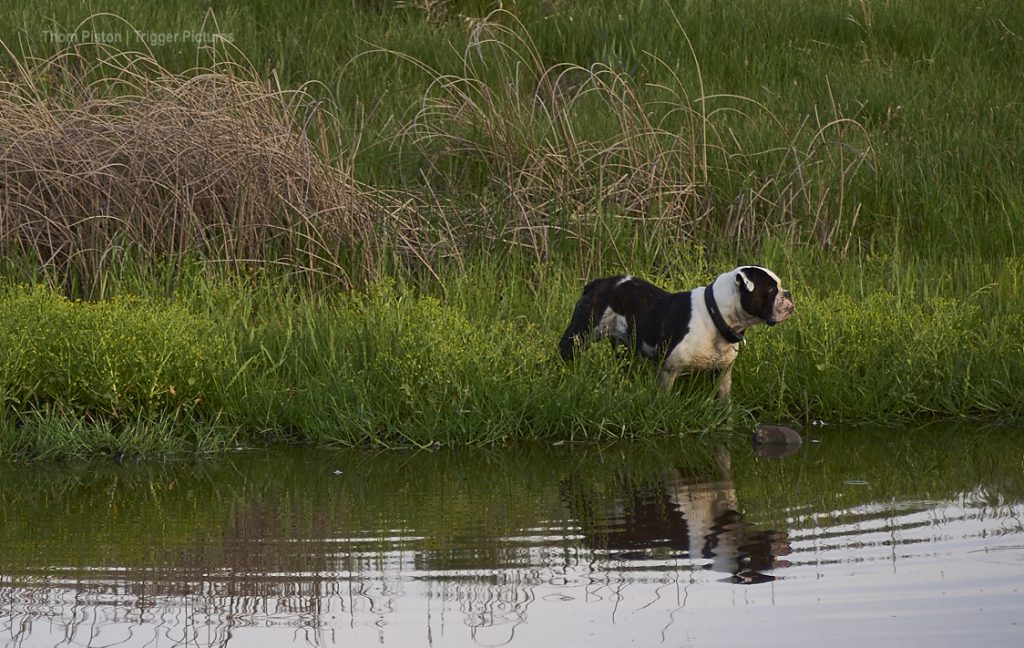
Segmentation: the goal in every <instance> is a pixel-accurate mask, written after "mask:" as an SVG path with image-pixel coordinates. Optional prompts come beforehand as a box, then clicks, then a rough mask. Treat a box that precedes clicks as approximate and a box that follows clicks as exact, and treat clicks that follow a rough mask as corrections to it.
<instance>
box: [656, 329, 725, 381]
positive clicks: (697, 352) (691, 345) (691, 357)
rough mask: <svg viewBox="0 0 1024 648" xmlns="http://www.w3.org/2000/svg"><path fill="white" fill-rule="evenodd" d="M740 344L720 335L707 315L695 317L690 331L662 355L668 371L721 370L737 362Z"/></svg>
mask: <svg viewBox="0 0 1024 648" xmlns="http://www.w3.org/2000/svg"><path fill="white" fill-rule="evenodd" d="M738 355H739V345H738V344H731V343H729V342H726V341H725V340H723V339H721V338H720V337H719V336H718V335H717V334H716V332H715V329H714V325H713V324H712V323H711V321H710V320H709V319H706V318H703V317H695V318H693V319H692V320H691V328H690V331H689V332H688V333H687V334H686V337H684V338H683V339H682V340H680V341H679V344H677V345H675V346H674V347H672V349H671V350H670V351H669V352H668V355H667V356H666V357H665V362H664V366H665V368H667V369H668V370H670V371H674V372H683V371H721V370H723V369H728V368H729V367H731V366H732V364H733V363H734V362H736V356H738Z"/></svg>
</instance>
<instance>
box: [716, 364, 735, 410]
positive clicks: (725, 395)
mask: <svg viewBox="0 0 1024 648" xmlns="http://www.w3.org/2000/svg"><path fill="white" fill-rule="evenodd" d="M731 392H732V365H729V366H728V367H726V368H725V369H722V370H721V371H719V373H718V400H719V401H721V402H723V403H728V402H729V394H730V393H731Z"/></svg>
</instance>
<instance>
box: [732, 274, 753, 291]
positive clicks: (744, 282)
mask: <svg viewBox="0 0 1024 648" xmlns="http://www.w3.org/2000/svg"><path fill="white" fill-rule="evenodd" d="M736 285H737V286H739V288H740V289H741V290H746V291H747V292H754V282H753V281H751V280H750V279H747V275H745V274H743V271H742V270H740V271H739V272H737V273H736Z"/></svg>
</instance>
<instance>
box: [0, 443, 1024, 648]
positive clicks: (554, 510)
mask: <svg viewBox="0 0 1024 648" xmlns="http://www.w3.org/2000/svg"><path fill="white" fill-rule="evenodd" d="M805 438H806V442H805V443H804V446H803V447H802V448H801V449H800V450H799V451H798V452H796V453H795V454H793V455H791V456H788V457H785V458H765V457H762V456H758V455H757V454H755V453H754V452H753V450H752V449H751V448H749V447H747V446H746V445H745V444H744V443H742V442H740V440H737V442H736V443H733V444H731V445H732V446H733V447H731V448H726V447H723V446H718V447H715V446H711V445H706V444H703V443H702V442H700V441H698V440H695V439H693V438H684V439H672V440H668V441H666V442H664V443H658V444H656V445H651V444H636V445H616V446H610V447H604V448H594V447H586V448H582V447H565V446H562V447H550V446H549V447H540V446H530V447H524V448H516V449H501V450H495V451H492V452H488V451H480V450H476V451H450V452H449V451H440V452H431V453H427V452H420V453H401V452H391V453H381V454H376V453H369V452H365V451H364V452H331V451H323V450H311V449H271V450H266V451H252V452H244V453H238V454H234V455H230V456H228V457H224V458H219V459H215V460H208V461H201V462H191V463H184V464H181V463H179V464H169V465H167V464H160V465H135V466H113V465H103V464H100V465H97V464H87V465H75V466H31V467H28V466H26V467H18V466H4V467H2V469H0V645H10V646H126V647H132V646H152V647H165V646H179V645H180V646H185V645H187V646H282V645H335V644H337V645H346V646H369V645H385V646H531V647H532V646H588V647H595V646H634V645H635V646H658V645H665V646H743V645H754V644H756V645H758V646H802V645H820V644H822V643H823V642H828V644H829V645H830V646H863V645H872V646H969V645H985V646H1011V645H1012V646H1017V645H1022V644H1024V627H1022V624H1024V591H1022V590H1024V434H1021V431H1020V430H1009V429H991V428H988V429H978V428H969V427H929V428H926V429H921V430H914V431H905V430H894V429H886V430H874V431H873V430H854V429H833V428H831V427H825V428H815V429H810V430H808V431H807V433H806V435H805Z"/></svg>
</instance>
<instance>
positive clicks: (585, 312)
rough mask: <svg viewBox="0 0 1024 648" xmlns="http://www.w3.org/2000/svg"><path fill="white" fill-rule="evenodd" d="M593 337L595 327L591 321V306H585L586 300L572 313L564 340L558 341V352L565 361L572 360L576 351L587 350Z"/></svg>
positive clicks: (563, 335) (563, 336)
mask: <svg viewBox="0 0 1024 648" xmlns="http://www.w3.org/2000/svg"><path fill="white" fill-rule="evenodd" d="M593 337H594V327H593V323H592V322H591V321H590V309H589V304H586V305H585V304H584V300H581V301H580V303H579V304H577V307H575V310H574V311H573V312H572V319H571V320H569V326H568V327H567V328H566V329H565V333H563V334H562V339H561V340H559V341H558V352H559V353H560V354H561V356H562V359H563V360H571V359H572V356H573V355H574V354H575V350H577V349H578V348H580V349H584V348H586V347H587V345H588V344H590V341H591V338H593Z"/></svg>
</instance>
